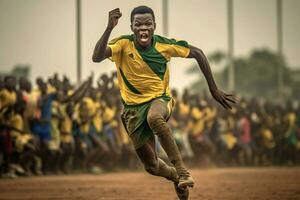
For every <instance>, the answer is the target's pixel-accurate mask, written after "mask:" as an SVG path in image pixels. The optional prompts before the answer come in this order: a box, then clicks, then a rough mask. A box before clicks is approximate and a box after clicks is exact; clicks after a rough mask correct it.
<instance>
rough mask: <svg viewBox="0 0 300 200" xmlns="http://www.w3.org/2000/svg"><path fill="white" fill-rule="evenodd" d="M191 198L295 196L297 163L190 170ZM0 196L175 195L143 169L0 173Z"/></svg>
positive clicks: (298, 195)
mask: <svg viewBox="0 0 300 200" xmlns="http://www.w3.org/2000/svg"><path fill="white" fill-rule="evenodd" d="M192 174H193V176H194V178H195V180H196V186H195V188H193V189H191V195H190V199H194V200H196V199H197V200H198V199H199V200H202V199H203V200H210V199H211V200H218V199H222V200H229V199H236V200H248V199H253V200H263V199H264V200H285V199H286V200H300V168H230V169H201V170H192ZM0 199H1V200H2V199H14V200H15V199H52V200H53V199H70V200H71V199H72V200H73V199H81V200H83V199H84V200H85V199H88V200H93V199H115V200H116V199H130V200H137V199H146V200H150V199H151V200H174V199H177V198H176V194H175V192H174V190H173V185H172V184H171V183H169V182H167V181H165V180H164V179H162V178H157V177H152V176H150V175H148V174H146V173H142V172H139V173H111V174H102V175H85V174H84V175H70V176H47V177H30V178H18V179H14V180H11V179H0Z"/></svg>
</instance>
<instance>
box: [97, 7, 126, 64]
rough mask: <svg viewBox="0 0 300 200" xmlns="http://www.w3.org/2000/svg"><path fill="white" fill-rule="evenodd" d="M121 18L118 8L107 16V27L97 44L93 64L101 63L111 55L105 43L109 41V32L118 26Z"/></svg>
mask: <svg viewBox="0 0 300 200" xmlns="http://www.w3.org/2000/svg"><path fill="white" fill-rule="evenodd" d="M121 16H122V13H121V12H120V9H119V8H116V9H114V10H111V11H110V12H109V14H108V24H107V27H106V29H105V31H104V33H103V35H102V36H101V38H100V39H99V41H98V42H97V44H96V46H95V49H94V53H93V57H92V60H93V62H101V61H102V60H104V59H106V58H108V57H110V56H111V55H112V52H111V49H110V48H109V47H107V42H108V39H109V36H110V34H111V31H112V30H113V28H114V27H115V26H116V25H117V24H118V20H119V18H120V17H121Z"/></svg>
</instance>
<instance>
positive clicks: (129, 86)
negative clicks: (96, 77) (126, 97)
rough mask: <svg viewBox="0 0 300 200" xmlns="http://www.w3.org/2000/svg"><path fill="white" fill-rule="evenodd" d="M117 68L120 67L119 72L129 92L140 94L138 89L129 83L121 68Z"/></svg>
mask: <svg viewBox="0 0 300 200" xmlns="http://www.w3.org/2000/svg"><path fill="white" fill-rule="evenodd" d="M119 69H120V73H121V76H122V79H123V80H124V82H125V85H126V86H127V87H128V89H129V90H130V91H131V92H133V93H135V94H142V93H141V92H140V91H139V90H138V89H136V88H135V87H134V86H133V85H131V83H130V82H129V81H128V80H127V78H126V76H125V74H124V73H123V71H122V70H121V68H119Z"/></svg>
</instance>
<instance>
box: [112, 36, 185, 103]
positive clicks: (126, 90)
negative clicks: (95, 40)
mask: <svg viewBox="0 0 300 200" xmlns="http://www.w3.org/2000/svg"><path fill="white" fill-rule="evenodd" d="M134 37H135V36H134V35H123V36H121V37H119V38H116V39H113V40H111V41H110V42H109V44H108V46H109V47H110V48H111V51H112V56H111V58H110V59H111V60H112V61H113V62H115V64H116V67H117V71H118V73H117V74H118V82H119V87H120V92H121V97H122V99H123V101H124V103H125V104H126V105H138V104H141V103H144V102H148V101H150V100H152V99H154V98H157V97H160V96H167V97H170V88H169V69H168V66H167V63H168V62H169V61H170V59H171V57H187V56H188V55H189V53H190V49H189V46H188V43H187V42H186V41H182V40H180V41H178V40H175V39H167V38H164V37H162V36H158V35H154V36H153V42H152V46H151V47H149V48H148V49H147V50H145V51H143V50H142V49H140V48H139V47H136V46H135V44H134Z"/></svg>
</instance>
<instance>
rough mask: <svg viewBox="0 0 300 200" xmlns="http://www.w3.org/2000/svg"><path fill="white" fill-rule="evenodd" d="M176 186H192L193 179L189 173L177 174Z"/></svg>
mask: <svg viewBox="0 0 300 200" xmlns="http://www.w3.org/2000/svg"><path fill="white" fill-rule="evenodd" d="M178 187H180V188H182V189H184V188H187V187H191V188H193V187H194V179H193V177H192V176H191V175H190V174H184V175H180V176H179V181H178Z"/></svg>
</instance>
